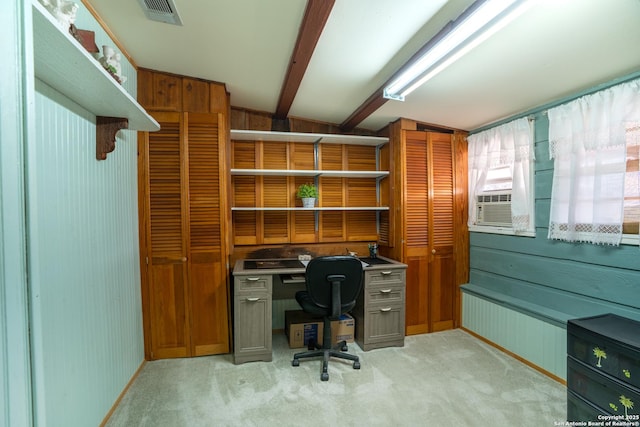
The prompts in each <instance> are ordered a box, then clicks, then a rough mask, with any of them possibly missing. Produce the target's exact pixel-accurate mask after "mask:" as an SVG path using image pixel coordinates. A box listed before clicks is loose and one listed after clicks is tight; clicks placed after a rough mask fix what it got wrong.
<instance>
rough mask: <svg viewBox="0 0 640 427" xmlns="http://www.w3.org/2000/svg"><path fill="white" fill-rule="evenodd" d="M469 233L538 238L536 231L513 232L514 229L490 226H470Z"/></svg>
mask: <svg viewBox="0 0 640 427" xmlns="http://www.w3.org/2000/svg"><path fill="white" fill-rule="evenodd" d="M469 231H471V232H475V233H491V234H506V235H509V236H520V237H536V232H535V230H528V231H517V232H516V231H513V229H512V228H508V227H494V226H490V225H471V226H469Z"/></svg>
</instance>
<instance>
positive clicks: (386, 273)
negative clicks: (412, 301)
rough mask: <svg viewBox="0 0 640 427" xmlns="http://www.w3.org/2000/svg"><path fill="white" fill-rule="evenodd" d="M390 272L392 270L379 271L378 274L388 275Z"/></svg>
mask: <svg viewBox="0 0 640 427" xmlns="http://www.w3.org/2000/svg"><path fill="white" fill-rule="evenodd" d="M391 273H392V271H381V272H380V274H382V275H383V276H388V275H390V274H391Z"/></svg>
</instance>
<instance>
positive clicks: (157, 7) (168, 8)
mask: <svg viewBox="0 0 640 427" xmlns="http://www.w3.org/2000/svg"><path fill="white" fill-rule="evenodd" d="M139 2H140V6H142V10H143V11H144V14H145V15H147V18H149V19H150V20H152V21H158V22H164V23H166V24H173V25H182V19H180V16H179V15H178V9H176V5H175V4H174V2H173V0H139Z"/></svg>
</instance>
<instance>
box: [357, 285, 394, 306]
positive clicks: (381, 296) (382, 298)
mask: <svg viewBox="0 0 640 427" xmlns="http://www.w3.org/2000/svg"><path fill="white" fill-rule="evenodd" d="M364 292H365V304H366V305H370V304H377V303H383V304H388V303H401V302H402V301H404V283H395V282H389V283H377V284H375V285H370V286H367V288H366V289H365V290H364Z"/></svg>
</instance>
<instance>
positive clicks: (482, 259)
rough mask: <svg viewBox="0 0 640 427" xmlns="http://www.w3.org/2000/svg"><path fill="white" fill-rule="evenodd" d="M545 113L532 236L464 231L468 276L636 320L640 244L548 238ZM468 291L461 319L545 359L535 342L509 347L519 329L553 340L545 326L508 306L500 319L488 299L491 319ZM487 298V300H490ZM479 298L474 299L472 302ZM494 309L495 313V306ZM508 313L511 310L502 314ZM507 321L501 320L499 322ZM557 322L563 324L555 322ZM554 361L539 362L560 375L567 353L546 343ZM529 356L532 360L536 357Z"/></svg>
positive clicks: (583, 311) (549, 167)
mask: <svg viewBox="0 0 640 427" xmlns="http://www.w3.org/2000/svg"><path fill="white" fill-rule="evenodd" d="M548 126H549V124H548V119H547V116H546V114H544V113H538V114H536V116H535V155H536V160H535V186H534V187H535V225H536V233H535V237H533V238H532V237H515V236H507V235H498V234H487V233H474V232H472V233H470V261H469V262H470V274H469V276H470V277H469V282H470V283H472V284H475V285H481V286H486V287H487V288H490V289H493V290H496V291H503V292H506V291H507V290H508V291H509V292H518V293H519V294H520V295H525V296H526V298H527V299H528V300H529V301H531V302H534V303H537V304H540V305H541V306H543V307H546V308H550V309H554V310H558V311H561V312H564V313H569V314H572V315H574V316H575V317H585V316H590V315H597V314H601V313H603V312H614V313H617V314H620V315H622V316H626V317H630V318H635V319H637V320H640V297H638V295H640V252H639V249H638V246H631V245H620V246H619V247H613V246H602V245H591V244H578V243H567V242H560V241H555V240H549V239H547V233H548V224H549V208H550V201H551V183H552V178H553V161H552V160H550V159H549V150H548V147H549V141H548V133H549V132H548ZM471 299H472V298H467V295H465V298H464V301H463V326H464V327H466V328H468V329H470V330H472V331H474V332H476V333H478V334H480V335H482V336H484V337H486V338H487V339H489V340H491V341H492V342H494V343H496V344H498V345H500V346H503V347H505V348H507V349H508V350H510V351H513V352H515V353H517V354H520V355H521V356H523V357H524V358H525V359H527V360H532V359H535V360H538V359H540V360H549V355H541V354H537V352H539V351H541V347H540V346H538V347H536V346H534V347H532V348H534V349H535V350H534V351H533V352H532V353H527V354H522V353H518V352H519V351H525V352H526V351H527V350H526V349H516V348H511V347H510V343H511V342H514V339H515V337H516V336H518V335H527V336H528V337H529V339H530V340H532V341H533V342H538V343H545V342H549V340H556V338H557V337H555V334H557V331H554V333H552V334H548V333H546V332H545V330H544V328H542V327H540V328H531V329H530V330H531V331H538V332H530V331H525V330H524V329H521V328H519V325H521V324H522V322H517V321H515V320H516V318H519V317H520V316H521V314H520V313H516V312H515V311H513V310H509V311H511V317H510V320H505V319H506V317H505V316H506V314H505V313H503V311H504V310H508V309H504V308H503V307H499V306H498V305H497V304H493V306H494V310H496V316H495V321H493V322H491V321H487V316H489V317H491V316H490V315H489V314H488V307H486V304H484V305H483V307H482V310H484V313H485V314H484V315H483V316H479V315H478V313H474V312H473V309H472V307H471V306H470V302H471ZM488 304H491V303H488ZM476 305H477V304H476ZM498 311H500V313H497V312H498ZM507 317H509V316H507ZM505 324H506V325H509V327H508V328H504V327H503V326H504V325H505ZM561 330H563V329H561ZM552 351H554V353H553V354H552V355H551V358H552V359H553V361H552V362H545V363H547V366H546V367H545V366H542V367H543V368H544V369H547V370H548V371H549V372H552V373H555V374H557V375H560V376H563V375H564V371H563V370H562V369H560V368H558V367H559V366H562V365H563V364H564V362H563V360H564V357H565V354H563V352H562V351H561V350H558V349H556V350H552ZM534 363H535V362H534Z"/></svg>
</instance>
